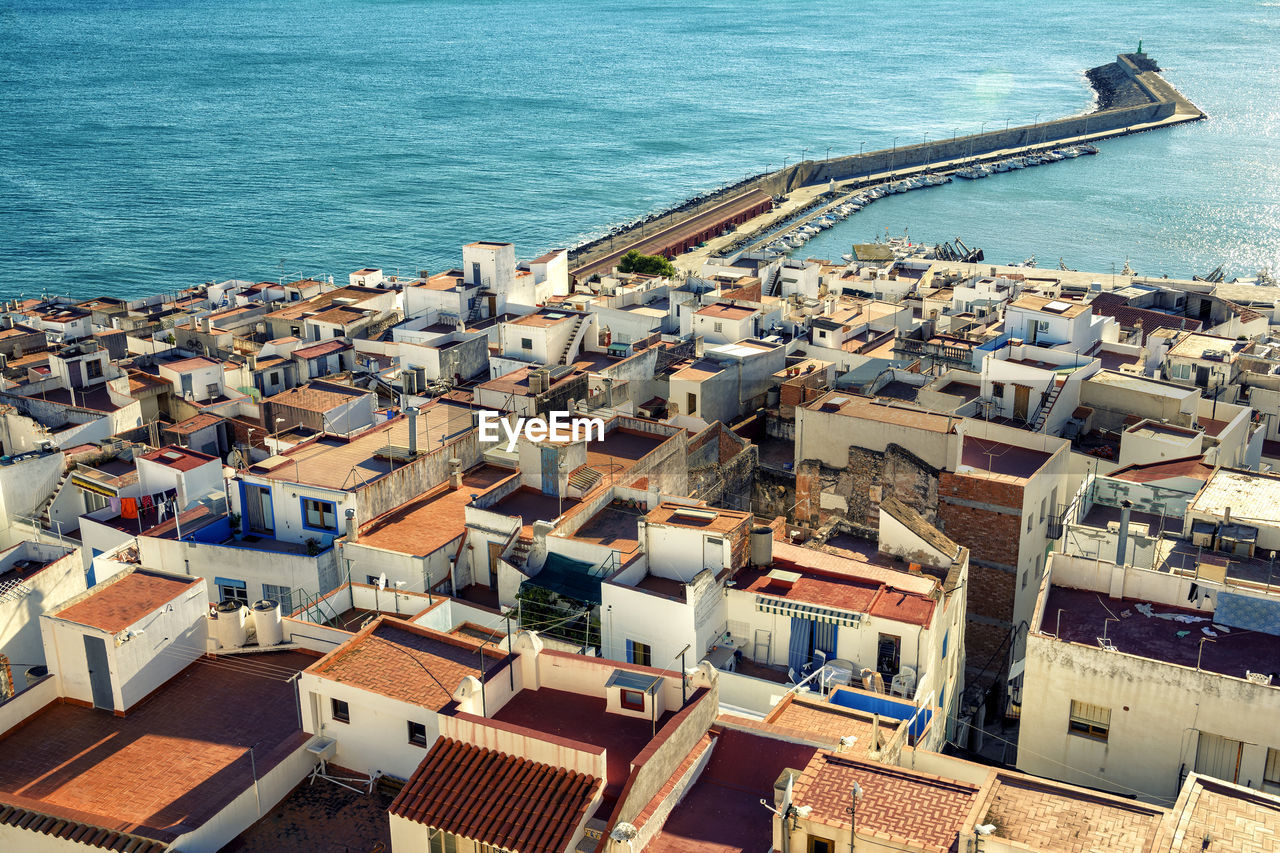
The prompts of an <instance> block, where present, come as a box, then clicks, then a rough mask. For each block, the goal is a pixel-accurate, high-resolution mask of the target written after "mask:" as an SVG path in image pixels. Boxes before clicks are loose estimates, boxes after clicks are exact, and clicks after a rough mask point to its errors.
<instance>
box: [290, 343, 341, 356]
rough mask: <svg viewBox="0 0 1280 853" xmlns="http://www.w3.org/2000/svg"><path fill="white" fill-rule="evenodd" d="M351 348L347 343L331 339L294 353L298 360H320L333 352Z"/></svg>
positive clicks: (299, 349) (301, 348) (300, 348)
mask: <svg viewBox="0 0 1280 853" xmlns="http://www.w3.org/2000/svg"><path fill="white" fill-rule="evenodd" d="M349 346H350V344H348V343H347V342H346V341H343V340H339V339H337V338H330V339H329V340H327V341H321V342H320V343H318V344H314V345H312V346H309V347H299V348H298V349H296V350H294V351H293V354H294V355H295V356H297V357H298V358H319V357H320V356H322V355H328V354H329V353H331V352H337V351H338V350H343V349H347V348H348V347H349Z"/></svg>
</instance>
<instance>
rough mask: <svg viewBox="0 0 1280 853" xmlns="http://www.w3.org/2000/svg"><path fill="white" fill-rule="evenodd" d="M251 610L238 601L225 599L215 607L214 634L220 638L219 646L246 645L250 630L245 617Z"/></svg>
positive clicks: (232, 647) (234, 647)
mask: <svg viewBox="0 0 1280 853" xmlns="http://www.w3.org/2000/svg"><path fill="white" fill-rule="evenodd" d="M248 615H249V611H248V610H246V609H245V607H244V605H243V604H241V603H240V602H238V601H224V602H222V603H221V604H219V605H218V606H217V607H215V608H214V611H213V618H214V636H216V637H217V638H218V647H219V648H223V649H238V648H240V647H242V646H243V645H244V641H245V638H246V637H247V636H248V630H247V629H246V628H245V624H244V623H245V619H246V618H247V617H248Z"/></svg>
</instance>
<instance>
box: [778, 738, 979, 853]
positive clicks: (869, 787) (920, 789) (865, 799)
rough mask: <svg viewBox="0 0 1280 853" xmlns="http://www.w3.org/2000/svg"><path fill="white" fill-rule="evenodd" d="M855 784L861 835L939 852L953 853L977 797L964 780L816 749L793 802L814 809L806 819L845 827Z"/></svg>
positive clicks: (847, 824) (801, 776) (796, 787)
mask: <svg viewBox="0 0 1280 853" xmlns="http://www.w3.org/2000/svg"><path fill="white" fill-rule="evenodd" d="M854 782H857V783H858V784H859V785H860V786H861V787H862V799H861V800H859V801H858V828H857V832H858V834H859V835H866V836H871V837H873V838H879V839H884V840H886V841H892V842H895V843H896V844H898V845H900V846H904V847H905V846H910V848H911V849H914V850H932V851H938V853H944V851H948V850H951V849H953V848H952V845H953V844H954V843H955V842H956V840H957V835H958V834H959V832H960V830H961V829H962V828H964V824H965V820H966V819H967V818H968V816H969V813H970V811H971V810H972V809H973V807H974V802H975V799H976V798H977V795H978V793H979V788H978V787H977V786H976V785H970V784H967V783H965V782H955V781H951V780H949V779H942V778H940V777H937V776H929V775H927V774H925V773H916V772H913V771H910V770H905V769H900V768H897V767H889V766H886V765H882V764H876V763H871V762H862V761H856V760H853V759H850V758H846V757H844V756H840V755H835V754H833V753H831V752H827V751H820V752H818V753H817V754H816V755H814V757H813V760H811V761H810V762H809V764H808V766H806V767H805V769H804V772H803V773H802V774H801V775H800V778H799V779H797V780H796V782H795V786H794V801H795V802H796V803H797V804H798V805H801V806H811V807H812V808H813V811H812V812H811V813H810V815H809V818H808V819H809V820H810V821H812V822H814V823H818V824H823V825H825V826H831V827H840V828H847V827H848V826H849V792H850V791H851V790H853V784H854Z"/></svg>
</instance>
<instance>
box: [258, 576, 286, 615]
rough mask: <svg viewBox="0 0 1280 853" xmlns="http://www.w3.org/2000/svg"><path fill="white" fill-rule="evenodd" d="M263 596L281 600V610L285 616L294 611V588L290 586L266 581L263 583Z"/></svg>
mask: <svg viewBox="0 0 1280 853" xmlns="http://www.w3.org/2000/svg"><path fill="white" fill-rule="evenodd" d="M262 597H263V598H269V599H271V600H272V601H278V602H280V612H281V613H282V614H284V615H285V616H289V615H291V614H292V613H293V590H292V589H290V588H289V587H287V586H276V585H275V584H273V583H264V584H263V585H262Z"/></svg>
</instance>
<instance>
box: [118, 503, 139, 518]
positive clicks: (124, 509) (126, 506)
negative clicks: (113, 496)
mask: <svg viewBox="0 0 1280 853" xmlns="http://www.w3.org/2000/svg"><path fill="white" fill-rule="evenodd" d="M120 515H121V517H122V518H137V517H138V499H137V498H121V499H120Z"/></svg>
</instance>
